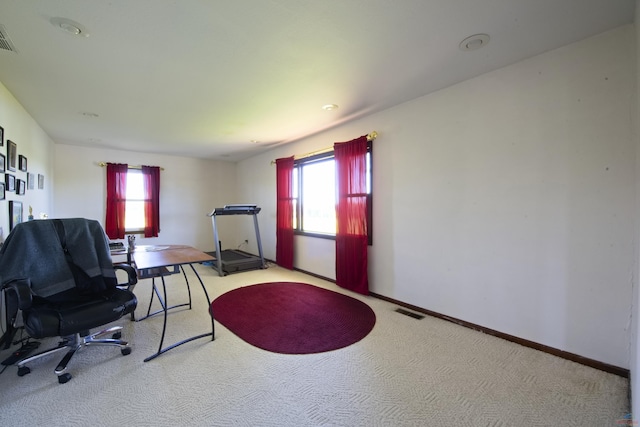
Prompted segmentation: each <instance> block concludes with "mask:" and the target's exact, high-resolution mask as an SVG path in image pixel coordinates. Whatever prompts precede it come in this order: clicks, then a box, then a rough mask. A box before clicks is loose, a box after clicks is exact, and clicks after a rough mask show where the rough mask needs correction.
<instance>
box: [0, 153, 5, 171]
mask: <svg viewBox="0 0 640 427" xmlns="http://www.w3.org/2000/svg"><path fill="white" fill-rule="evenodd" d="M4 168H5V164H4V154H0V173H4Z"/></svg>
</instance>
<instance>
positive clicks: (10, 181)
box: [4, 173, 16, 191]
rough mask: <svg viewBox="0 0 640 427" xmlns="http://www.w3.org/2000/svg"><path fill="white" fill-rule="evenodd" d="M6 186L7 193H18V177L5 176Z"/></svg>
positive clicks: (8, 174)
mask: <svg viewBox="0 0 640 427" xmlns="http://www.w3.org/2000/svg"><path fill="white" fill-rule="evenodd" d="M4 185H6V187H7V188H6V191H16V177H15V176H13V175H11V174H10V173H7V174H5V175H4Z"/></svg>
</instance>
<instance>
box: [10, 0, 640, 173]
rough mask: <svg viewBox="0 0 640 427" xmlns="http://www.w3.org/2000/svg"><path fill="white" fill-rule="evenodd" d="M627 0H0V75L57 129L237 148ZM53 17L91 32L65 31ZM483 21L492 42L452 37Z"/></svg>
mask: <svg viewBox="0 0 640 427" xmlns="http://www.w3.org/2000/svg"><path fill="white" fill-rule="evenodd" d="M634 8H635V1H634V0H395V1H393V0H236V1H223V0H111V1H106V0H64V1H51V0H28V1H27V0H2V2H0V25H3V26H4V29H5V32H6V35H7V36H8V37H9V38H10V39H11V41H12V42H13V45H14V46H15V49H16V51H17V52H15V53H14V52H10V51H7V50H0V82H2V83H3V84H4V85H5V86H6V87H7V89H8V90H9V91H10V92H11V93H12V94H13V95H14V96H15V97H16V98H17V99H18V101H19V102H20V103H22V105H23V106H24V107H25V108H26V110H27V111H28V112H29V113H30V114H31V115H32V116H33V117H34V118H35V120H36V121H37V122H38V123H39V124H40V125H41V126H42V127H43V129H44V130H45V131H46V132H47V133H48V134H49V136H50V137H51V138H52V139H53V140H54V141H55V142H57V143H65V144H73V145H85V146H94V147H108V148H114V149H119V150H134V151H142V152H154V153H165V154H173V155H182V156H189V157H202V158H211V159H221V160H239V159H242V158H246V157H250V156H253V155H255V154H257V153H258V152H260V151H264V150H266V149H268V148H270V147H273V146H275V145H278V144H284V143H287V142H292V141H295V140H297V139H300V138H302V137H305V136H308V135H311V134H313V133H316V132H319V131H321V130H323V129H327V128H330V127H332V126H335V125H337V124H340V123H344V122H346V121H349V120H353V119H355V118H358V117H362V116H364V115H367V114H371V113H373V112H376V111H380V110H383V109H386V108H389V107H392V106H394V105H397V104H400V103H402V102H405V101H408V100H411V99H414V98H417V97H419V96H422V95H425V94H427V93H430V92H433V91H435V90H438V89H441V88H444V87H447V86H450V85H452V84H455V83H457V82H460V81H463V80H466V79H469V78H471V77H474V76H477V75H479V74H482V73H486V72H488V71H491V70H494V69H497V68H500V67H503V66H505V65H508V64H511V63H514V62H517V61H519V60H521V59H524V58H527V57H530V56H533V55H536V54H539V53H542V52H544V51H548V50H550V49H554V48H557V47H560V46H563V45H566V44H568V43H571V42H574V41H577V40H580V39H583V38H585V37H588V36H591V35H594V34H597V33H600V32H602V31H605V30H608V29H611V28H615V27H617V26H620V25H623V24H628V23H632V22H633V17H634V10H635V9H634ZM53 17H63V18H68V19H71V20H73V21H76V22H78V23H80V24H81V25H82V26H84V27H85V28H86V30H87V32H88V33H89V36H88V37H78V36H73V35H71V34H69V33H65V32H63V31H62V30H61V29H59V28H56V27H54V25H52V24H51V23H50V19H51V18H53ZM477 33H487V34H489V35H490V37H491V40H490V42H489V44H488V45H486V46H485V47H483V48H481V49H479V50H475V51H471V52H463V51H461V50H460V49H459V48H458V44H459V43H460V42H461V41H462V40H463V39H464V38H466V37H467V36H470V35H472V34H477ZM325 104H337V105H339V108H338V109H337V110H334V111H325V110H323V109H322V108H321V107H322V106H323V105H325ZM92 114H95V115H97V117H95V116H92ZM2 121H4V119H2V118H1V117H0V126H3V127H5V132H6V133H7V134H8V135H9V136H10V123H2ZM371 130H373V129H362V133H363V134H364V133H367V132H368V131H371ZM252 140H257V141H258V142H257V143H256V142H254V141H252Z"/></svg>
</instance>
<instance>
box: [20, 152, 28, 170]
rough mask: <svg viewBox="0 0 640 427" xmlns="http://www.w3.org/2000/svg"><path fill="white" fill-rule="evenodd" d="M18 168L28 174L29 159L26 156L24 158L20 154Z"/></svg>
mask: <svg viewBox="0 0 640 427" xmlns="http://www.w3.org/2000/svg"><path fill="white" fill-rule="evenodd" d="M18 168H19V169H20V170H21V171H22V172H26V171H27V158H26V157H25V156H23V155H22V154H20V155H19V156H18Z"/></svg>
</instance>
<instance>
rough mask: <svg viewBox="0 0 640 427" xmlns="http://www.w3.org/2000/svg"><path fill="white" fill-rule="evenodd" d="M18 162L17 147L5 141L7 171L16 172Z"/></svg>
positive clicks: (11, 142) (13, 143)
mask: <svg viewBox="0 0 640 427" xmlns="http://www.w3.org/2000/svg"><path fill="white" fill-rule="evenodd" d="M17 161H18V145H17V144H16V143H15V142H13V141H10V140H8V139H7V170H10V171H12V172H15V171H16V166H17V165H16V163H17Z"/></svg>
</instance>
